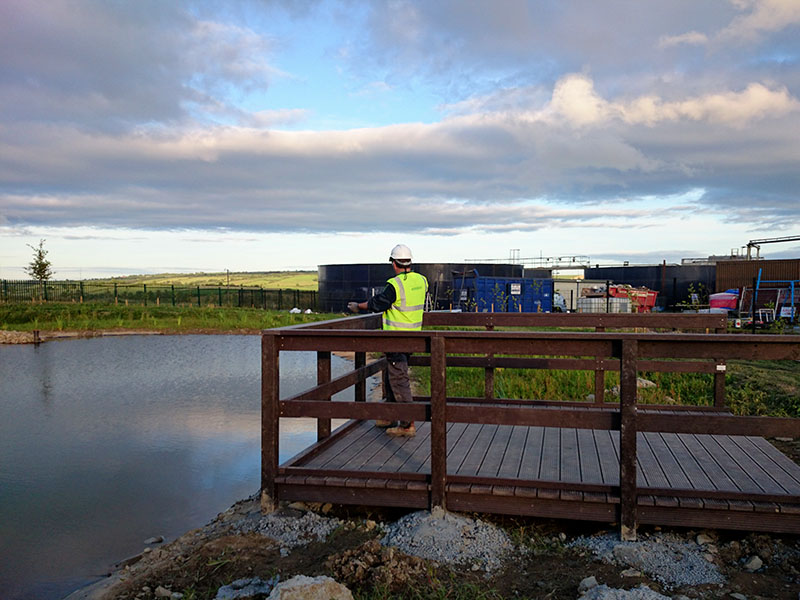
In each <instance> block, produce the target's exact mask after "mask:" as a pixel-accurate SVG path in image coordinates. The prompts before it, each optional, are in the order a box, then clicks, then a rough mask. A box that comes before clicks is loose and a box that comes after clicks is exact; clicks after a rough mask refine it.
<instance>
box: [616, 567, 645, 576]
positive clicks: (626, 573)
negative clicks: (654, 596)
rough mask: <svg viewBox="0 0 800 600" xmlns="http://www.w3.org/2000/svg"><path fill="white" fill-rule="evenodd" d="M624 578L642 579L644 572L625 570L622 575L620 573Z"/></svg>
mask: <svg viewBox="0 0 800 600" xmlns="http://www.w3.org/2000/svg"><path fill="white" fill-rule="evenodd" d="M620 575H622V576H623V577H641V576H642V572H641V571H637V570H636V569H625V570H624V571H623V572H622V573H620Z"/></svg>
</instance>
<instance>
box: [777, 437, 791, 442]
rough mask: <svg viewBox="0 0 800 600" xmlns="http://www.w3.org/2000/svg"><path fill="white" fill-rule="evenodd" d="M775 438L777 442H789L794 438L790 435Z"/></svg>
mask: <svg viewBox="0 0 800 600" xmlns="http://www.w3.org/2000/svg"><path fill="white" fill-rule="evenodd" d="M775 439H776V440H778V441H779V442H791V441H793V440H794V438H790V437H776V438H775Z"/></svg>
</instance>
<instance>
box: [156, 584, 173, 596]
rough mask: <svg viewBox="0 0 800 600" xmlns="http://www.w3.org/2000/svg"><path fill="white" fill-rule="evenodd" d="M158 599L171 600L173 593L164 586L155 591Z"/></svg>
mask: <svg viewBox="0 0 800 600" xmlns="http://www.w3.org/2000/svg"><path fill="white" fill-rule="evenodd" d="M155 595H156V598H171V597H172V592H171V591H170V590H168V589H167V588H165V587H163V586H158V587H157V588H156V591H155Z"/></svg>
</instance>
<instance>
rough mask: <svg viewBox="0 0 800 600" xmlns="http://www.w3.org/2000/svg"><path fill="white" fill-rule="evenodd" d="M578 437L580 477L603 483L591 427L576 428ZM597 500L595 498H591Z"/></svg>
mask: <svg viewBox="0 0 800 600" xmlns="http://www.w3.org/2000/svg"><path fill="white" fill-rule="evenodd" d="M576 435H577V437H578V456H580V461H581V464H580V469H581V471H580V478H581V481H583V482H585V483H603V472H602V470H601V468H600V457H599V456H598V454H597V443H596V441H595V437H594V431H592V430H591V429H578V430H576ZM593 501H594V502H597V499H595V500H593Z"/></svg>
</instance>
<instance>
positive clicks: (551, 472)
mask: <svg viewBox="0 0 800 600" xmlns="http://www.w3.org/2000/svg"><path fill="white" fill-rule="evenodd" d="M559 434H560V430H559V429H556V428H555V427H545V430H544V440H543V441H542V464H541V467H540V469H539V479H542V480H545V481H559V478H560V476H561V439H560V438H561V436H560V435H559Z"/></svg>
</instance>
